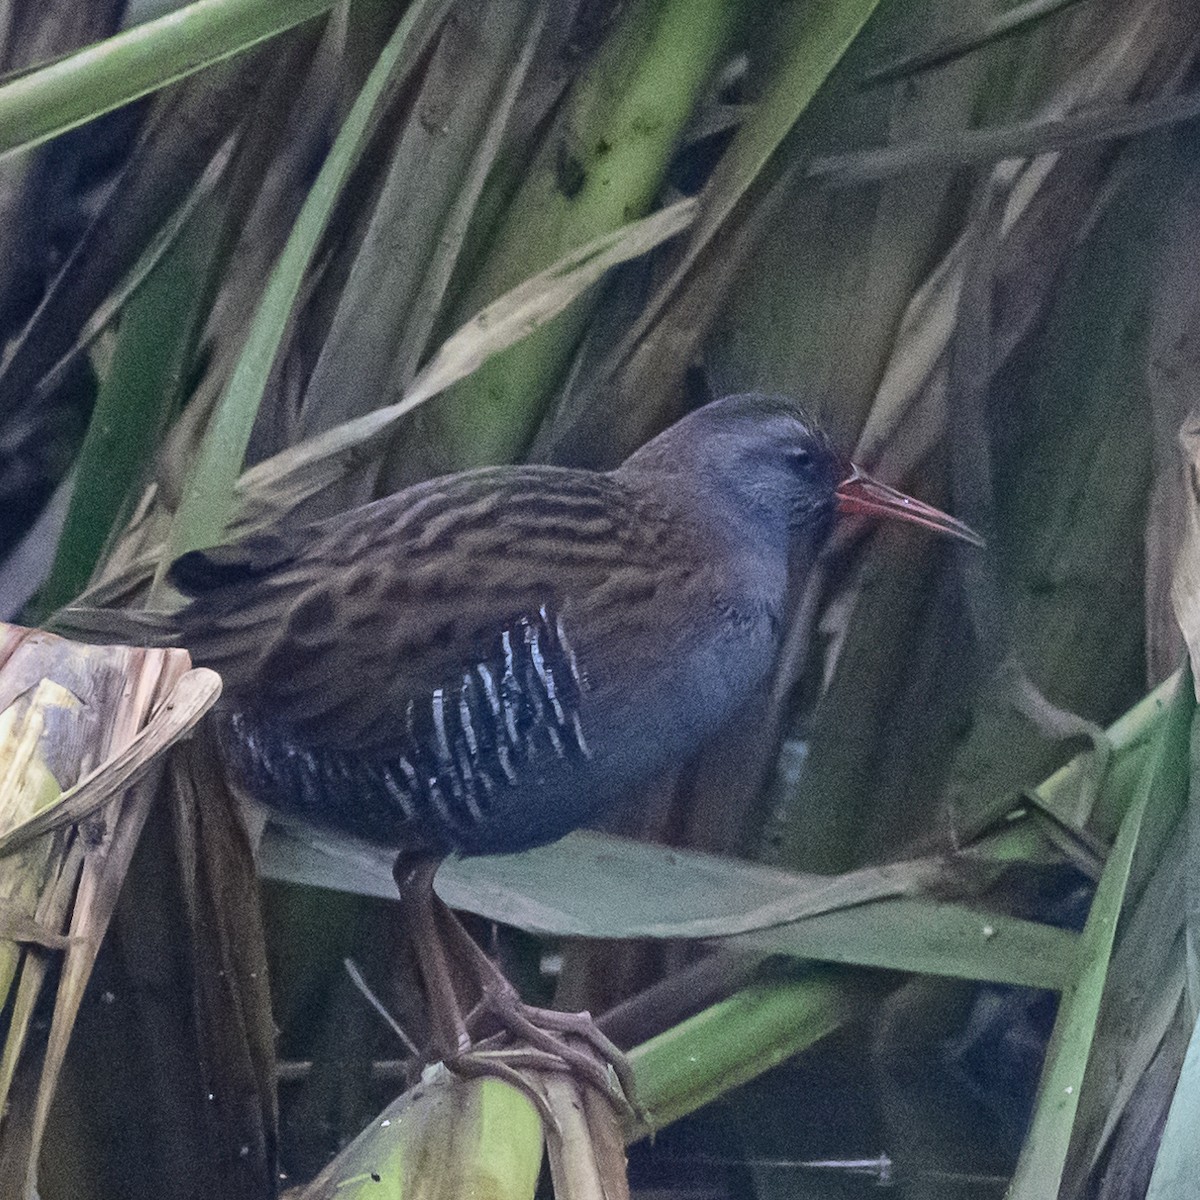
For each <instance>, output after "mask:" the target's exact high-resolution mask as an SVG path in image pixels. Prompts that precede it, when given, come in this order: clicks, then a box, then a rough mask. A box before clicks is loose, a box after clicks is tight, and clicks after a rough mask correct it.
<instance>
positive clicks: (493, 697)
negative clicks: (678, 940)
mask: <svg viewBox="0 0 1200 1200" xmlns="http://www.w3.org/2000/svg"><path fill="white" fill-rule="evenodd" d="M838 511H841V512H862V513H869V514H875V515H878V516H884V517H891V518H897V519H900V520H903V521H908V522H911V523H915V524H919V525H925V526H927V527H929V528H932V529H934V530H939V531H941V532H944V533H947V534H950V535H951V536H954V537H957V538H959V539H963V540H966V541H976V542H977V541H978V538H977V536H976V535H975V534H974V533H973V532H972V531H970V530H969V529H968V528H967V527H966V526H965V525H963V524H962V523H961V522H958V521H955V520H954V519H953V518H951V517H949V516H948V515H946V514H944V513H942V512H940V511H939V510H937V509H933V508H931V507H930V506H928V505H924V504H922V503H920V502H918V501H916V500H914V499H912V498H911V497H908V496H905V495H904V494H903V493H900V492H897V491H895V490H893V489H891V488H887V487H885V486H884V485H882V484H880V483H879V482H878V481H876V480H874V479H872V478H871V477H870V476H869V475H867V474H866V473H865V472H862V471H861V470H859V469H858V468H847V467H846V466H844V465H843V463H842V460H841V459H840V457H839V456H838V455H837V453H836V452H835V450H834V448H833V446H832V444H831V443H830V441H829V439H828V438H827V437H826V436H825V435H824V434H823V433H822V432H821V431H820V430H819V429H818V428H817V427H816V425H815V424H814V423H813V422H812V421H810V420H809V419H807V418H806V417H804V416H803V415H802V413H801V412H800V411H799V410H798V409H797V407H796V405H795V404H794V403H793V402H791V401H789V400H788V399H786V398H783V397H776V396H765V395H758V394H742V395H734V396H729V397H726V398H723V399H720V400H716V401H712V402H710V403H709V404H707V405H705V406H703V407H700V408H698V409H696V410H694V411H693V412H692V413H690V414H689V415H687V416H685V417H684V418H683V419H681V420H679V421H678V422H676V423H675V424H674V425H672V426H670V427H669V428H668V429H666V430H665V431H664V432H663V433H660V434H659V435H658V436H657V437H655V438H654V439H652V440H651V441H649V442H648V443H647V444H646V445H644V446H643V447H642V448H641V449H640V450H638V451H636V452H635V453H634V454H632V455H631V456H630V457H629V458H628V459H626V461H625V462H624V463H622V464H621V465H620V466H619V467H618V468H617V469H616V470H613V471H609V472H593V471H585V470H573V469H569V468H563V467H554V466H542V465H531V466H500V467H485V468H480V469H475V470H469V471H463V472H459V473H457V474H452V475H447V476H444V477H441V478H437V479H433V480H431V481H428V482H426V483H421V484H417V485H416V486H413V487H410V488H407V489H406V490H404V491H401V492H398V493H396V494H394V495H391V496H388V497H385V498H383V499H380V500H376V501H374V502H373V503H370V504H367V505H365V506H362V507H360V508H357V509H354V510H352V511H349V512H345V513H341V514H339V515H337V516H334V517H332V518H329V519H327V520H325V521H322V522H319V523H316V524H314V525H311V526H309V527H306V528H302V529H299V530H296V531H293V532H288V533H272V534H267V535H262V536H252V537H249V538H246V539H244V540H242V541H239V542H236V543H234V544H232V545H228V546H224V547H219V548H215V549H208V550H197V551H192V552H190V553H188V554H185V555H183V556H182V557H181V558H180V559H178V560H177V561H176V562H175V563H174V565H173V566H172V568H171V571H170V574H169V579H170V581H171V582H172V584H173V585H174V586H175V587H176V588H177V589H179V591H180V592H182V593H183V594H184V596H185V597H187V601H186V603H185V604H184V606H183V607H182V608H180V609H179V611H178V612H177V613H175V614H174V615H173V616H172V617H171V618H169V619H168V625H169V629H170V637H171V640H173V641H176V642H177V643H178V644H181V645H183V646H185V647H186V648H187V649H188V650H189V652H190V653H191V655H192V658H193V661H194V662H195V663H196V664H197V665H202V666H208V667H212V668H214V669H215V670H217V671H218V672H219V673H220V675H221V677H222V680H223V685H224V686H223V695H222V702H221V705H220V707H219V711H218V713H217V716H216V721H217V728H218V737H219V742H220V745H221V748H222V751H223V753H224V755H225V757H226V758H227V760H228V761H229V763H230V764H231V766H232V768H233V769H234V772H235V774H236V775H237V776H238V777H240V779H241V780H242V781H243V782H244V783H245V785H246V786H247V787H248V788H249V790H250V791H251V792H252V793H253V794H254V795H256V796H257V797H258V798H259V799H261V800H262V801H263V802H265V803H266V804H267V805H268V806H269V807H271V808H274V809H276V810H278V811H281V812H283V813H286V814H289V815H290V816H292V817H295V818H299V819H301V820H304V821H308V822H311V823H313V824H315V825H319V826H324V827H327V828H331V829H333V830H335V831H337V832H340V833H345V834H350V835H352V836H355V837H358V838H362V839H365V840H367V841H370V842H375V843H379V844H383V845H387V846H391V847H393V848H395V849H397V850H401V849H403V850H404V851H406V852H407V853H409V854H412V855H418V854H419V855H428V856H445V855H448V854H459V855H479V854H496V853H511V852H515V851H520V850H525V849H529V848H531V847H534V846H537V845H540V844H543V843H546V842H551V841H554V840H556V839H557V838H559V837H561V836H563V835H564V834H566V833H567V832H569V831H570V830H572V829H575V828H577V827H579V826H580V825H583V824H585V823H586V822H588V821H590V820H592V819H593V818H595V817H597V816H599V815H601V814H603V813H606V812H608V811H610V810H611V809H612V808H614V807H615V806H616V805H618V804H619V803H620V802H622V801H624V800H627V799H628V798H629V797H630V796H631V795H632V794H633V793H634V792H635V791H636V789H637V786H638V784H639V783H640V782H642V781H643V780H645V779H647V778H649V777H650V776H652V775H654V774H655V773H656V772H659V771H661V770H662V769H663V768H665V767H668V766H670V765H672V764H676V763H682V762H684V761H686V760H687V759H688V758H689V757H691V756H692V755H693V754H694V753H695V752H696V751H697V750H698V749H699V747H700V746H701V744H702V743H703V742H704V741H705V739H706V738H708V737H710V736H711V735H713V734H714V733H715V732H717V731H718V730H719V729H720V728H721V726H722V725H724V724H725V723H726V722H727V721H728V719H729V718H730V716H731V715H732V714H733V713H734V712H735V711H736V710H737V709H738V708H739V707H740V706H741V705H742V704H743V703H744V702H745V701H746V700H747V698H748V697H749V696H750V695H751V694H752V693H753V692H754V691H755V689H758V688H761V687H762V686H763V685H764V682H765V681H766V679H767V678H768V676H769V674H770V671H771V669H772V666H773V663H774V659H775V655H776V652H777V650H778V648H779V643H780V638H781V634H782V630H783V623H784V616H785V608H786V603H787V591H788V586H789V579H790V578H792V575H793V564H794V559H795V556H796V555H797V554H807V555H809V556H812V555H813V554H814V553H815V551H816V549H817V548H819V546H820V544H821V542H822V541H823V539H824V537H825V536H826V534H827V532H828V529H829V526H830V523H831V521H832V519H833V518H834V516H835V514H836V513H837V512H838Z"/></svg>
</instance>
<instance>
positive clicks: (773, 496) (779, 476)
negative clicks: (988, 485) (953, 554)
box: [628, 393, 983, 545]
mask: <svg viewBox="0 0 1200 1200" xmlns="http://www.w3.org/2000/svg"><path fill="white" fill-rule="evenodd" d="M628 465H629V466H630V467H634V468H637V467H649V468H651V469H653V470H655V471H657V472H661V473H666V474H677V475H678V474H684V475H686V476H688V477H690V478H692V479H695V480H698V481H701V482H702V483H703V484H704V485H705V487H706V488H707V489H708V490H711V491H712V492H713V493H714V498H715V499H716V500H717V502H718V503H720V504H723V505H725V506H726V511H728V512H730V514H731V515H733V514H736V516H737V517H738V518H740V519H741V520H743V521H747V522H750V523H753V524H754V525H756V526H759V527H760V528H763V529H769V528H778V529H781V530H782V529H784V528H786V529H788V530H791V531H799V530H805V531H811V532H813V533H816V534H817V535H818V536H819V535H820V533H821V532H822V530H823V528H824V527H825V526H826V525H827V524H828V522H829V520H830V519H831V518H832V516H833V515H834V514H835V513H861V514H867V515H871V516H876V517H889V518H893V519H895V520H900V521H908V522H910V523H911V524H914V525H921V526H924V527H925V528H927V529H933V530H936V531H937V532H939V533H944V534H947V535H949V536H951V537H955V538H958V539H960V540H962V541H966V542H971V543H972V544H974V545H982V544H983V541H982V539H981V538H980V537H979V535H978V534H976V533H975V532H974V531H973V530H972V529H971V528H970V527H969V526H967V525H965V524H963V522H961V521H958V520H956V519H955V518H954V517H951V516H950V515H949V514H947V513H944V512H942V511H941V510H940V509H937V508H934V507H933V506H932V505H929V504H925V503H924V502H922V501H920V500H917V499H915V498H914V497H912V496H908V495H906V494H905V493H904V492H901V491H897V490H896V489H895V488H892V487H888V486H887V485H886V484H883V483H880V482H879V480H877V479H874V478H873V477H872V476H870V475H868V474H867V473H866V472H865V471H863V470H862V469H861V468H860V467H858V466H856V465H854V464H853V463H847V462H846V461H845V460H844V459H843V458H842V457H841V456H840V455H839V454H838V453H837V451H836V450H835V449H834V447H833V444H832V443H831V442H830V441H829V439H828V438H827V437H826V436H825V434H824V433H823V432H822V431H821V430H820V429H819V428H818V427H817V426H816V425H815V424H814V423H813V422H812V421H811V420H810V419H809V418H808V417H806V416H805V415H804V413H803V412H802V411H801V410H800V409H799V408H798V407H797V406H796V404H795V403H794V402H793V401H790V400H788V399H786V398H785V397H780V396H764V395H760V394H758V393H748V394H745V395H737V396H726V397H725V398H724V399H722V400H714V401H713V402H712V403H711V404H706V405H704V406H703V407H702V408H698V409H696V410H695V412H692V413H689V414H688V416H686V417H684V418H683V419H682V420H680V421H678V422H676V424H674V425H672V426H671V427H670V428H669V429H667V430H665V431H664V432H663V433H661V434H659V435H658V437H656V438H654V439H653V441H651V442H649V443H647V444H646V445H645V446H643V447H642V449H641V450H639V451H638V452H637V453H636V454H634V455H633V456H632V457H631V458H630V459H629V460H628Z"/></svg>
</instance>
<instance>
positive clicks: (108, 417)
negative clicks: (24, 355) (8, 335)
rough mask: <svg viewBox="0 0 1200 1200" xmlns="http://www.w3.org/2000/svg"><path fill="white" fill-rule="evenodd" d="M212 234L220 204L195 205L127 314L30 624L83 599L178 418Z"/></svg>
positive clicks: (204, 297)
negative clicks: (120, 520)
mask: <svg viewBox="0 0 1200 1200" xmlns="http://www.w3.org/2000/svg"><path fill="white" fill-rule="evenodd" d="M220 227H221V211H220V204H219V202H214V200H213V199H212V198H210V199H208V200H207V201H204V202H202V203H201V205H200V207H199V210H198V211H197V212H195V213H194V214H193V215H192V219H191V220H190V221H189V222H188V225H187V227H186V229H185V230H184V231H183V233H182V234H181V235H180V237H179V238H178V239H177V240H176V241H175V243H174V244H173V245H172V246H171V248H170V249H169V250H168V251H167V253H166V254H165V255H164V256H163V258H162V260H161V261H160V262H159V263H158V264H157V266H156V267H155V268H154V270H153V271H151V273H150V275H149V276H148V277H147V278H146V280H145V282H144V283H143V285H142V286H141V287H140V288H139V289H138V290H137V291H136V292H135V293H134V295H133V297H132V298H131V299H130V301H129V303H128V305H127V306H126V308H125V312H124V314H123V316H122V318H121V324H120V327H119V330H118V333H117V344H116V349H115V352H114V354H113V359H112V365H111V368H110V370H109V373H108V375H107V377H106V378H105V380H104V382H103V384H102V385H101V387H100V392H99V395H98V396H97V397H96V406H95V408H94V409H93V411H92V418H91V421H90V423H89V424H88V430H87V434H86V436H85V437H84V441H83V447H82V449H81V450H80V454H79V459H78V463H77V466H76V478H75V487H74V490H73V492H72V495H71V504H70V507H69V508H68V510H67V519H66V523H65V524H64V526H63V532H62V536H61V537H60V538H59V542H58V550H57V554H56V556H55V560H54V565H53V567H52V568H51V571H50V577H49V579H48V580H47V581H46V584H45V586H44V587H43V589H42V591H41V593H40V595H39V596H38V598H37V600H36V601H35V603H34V606H33V614H32V615H33V617H34V619H35V620H39V621H40V620H41V619H42V618H44V617H45V616H46V614H48V613H51V612H54V611H55V610H56V609H58V608H60V607H61V606H62V605H64V604H66V603H67V602H68V601H69V600H71V599H72V598H73V597H74V596H77V595H78V594H79V592H80V591H82V590H83V588H84V586H85V585H86V584H87V581H88V578H89V577H90V575H91V573H92V570H93V569H94V567H95V565H96V562H97V560H98V559H99V557H100V554H101V551H102V550H103V549H104V545H105V543H106V542H107V540H108V537H109V535H110V534H111V532H112V530H113V528H114V526H115V524H116V522H117V520H118V518H120V517H121V516H122V514H123V512H124V510H125V506H126V505H127V503H128V501H129V499H130V498H131V497H132V496H133V495H134V492H135V489H137V488H138V487H139V486H141V484H142V483H143V482H144V480H145V476H146V471H147V468H148V466H149V464H150V462H151V460H152V458H153V456H154V455H155V453H156V452H157V450H158V447H159V443H160V441H161V439H162V435H163V433H164V431H165V430H166V428H167V425H168V423H169V422H170V420H171V419H172V417H173V416H174V414H175V413H176V411H177V410H178V406H179V403H180V401H181V399H182V394H183V389H184V385H185V380H186V375H187V371H188V367H189V366H190V364H191V360H192V354H193V351H194V349H195V344H196V339H197V337H198V335H199V332H200V328H201V325H202V322H203V320H204V318H205V315H206V305H207V301H208V298H209V295H208V289H207V288H205V287H204V286H203V281H204V279H205V277H206V275H207V274H208V271H209V269H210V267H211V265H212V257H213V253H214V252H215V251H216V249H217V248H218V244H219V240H220V239H219V233H220Z"/></svg>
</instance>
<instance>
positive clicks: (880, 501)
mask: <svg viewBox="0 0 1200 1200" xmlns="http://www.w3.org/2000/svg"><path fill="white" fill-rule="evenodd" d="M834 496H835V497H836V499H837V509H838V512H840V513H861V514H864V515H868V516H875V517H890V518H892V519H893V520H897V521H907V522H909V523H910V524H912V525H920V526H922V527H923V528H925V529H932V530H934V531H936V532H937V533H944V534H946V535H947V536H948V537H953V538H957V539H958V540H959V541H962V542H968V543H969V544H970V545H972V546H978V547H979V548H980V549H983V548H984V547H985V546H986V545H987V543H986V542H985V541H984V540H983V538H982V537H980V536H979V534H978V533H976V532H975V530H973V529H972V528H971V527H970V526H969V525H967V524H966V523H965V522H964V521H960V520H958V518H957V517H952V516H951V515H950V514H949V513H946V512H943V511H942V510H941V509H940V508H934V507H933V505H932V504H926V503H925V502H924V501H923V500H918V499H916V498H915V497H913V496H909V495H907V494H906V493H904V492H901V491H899V490H898V489H897V488H893V487H889V486H888V485H887V484H886V483H880V481H879V480H878V479H875V478H873V477H872V476H871V475H868V474H867V473H866V471H864V470H863V469H862V468H861V467H859V466H857V465H856V464H853V463H852V464H851V467H850V474H849V475H848V476H847V477H846V478H845V479H843V480H842V482H841V483H839V484H838V485H837V488H836V489H835V490H834Z"/></svg>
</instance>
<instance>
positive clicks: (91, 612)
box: [47, 607, 180, 646]
mask: <svg viewBox="0 0 1200 1200" xmlns="http://www.w3.org/2000/svg"><path fill="white" fill-rule="evenodd" d="M47 628H48V629H49V630H50V631H51V632H52V633H57V634H61V636H63V637H67V638H74V639H75V640H76V641H79V642H93V643H104V642H112V643H120V644H122V645H126V646H174V645H178V644H179V638H180V630H179V622H178V618H177V615H176V614H175V613H169V612H152V611H151V610H149V609H139V608H82V607H80V608H62V609H59V611H58V612H56V613H55V614H54V616H53V617H52V618H51V620H50V621H48V622H47Z"/></svg>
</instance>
